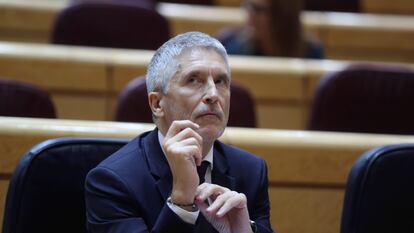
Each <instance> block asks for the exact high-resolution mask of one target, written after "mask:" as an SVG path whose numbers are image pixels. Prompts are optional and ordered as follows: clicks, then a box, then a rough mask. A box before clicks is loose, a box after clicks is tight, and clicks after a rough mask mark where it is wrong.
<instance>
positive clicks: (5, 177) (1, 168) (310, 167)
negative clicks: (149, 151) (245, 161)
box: [0, 117, 414, 233]
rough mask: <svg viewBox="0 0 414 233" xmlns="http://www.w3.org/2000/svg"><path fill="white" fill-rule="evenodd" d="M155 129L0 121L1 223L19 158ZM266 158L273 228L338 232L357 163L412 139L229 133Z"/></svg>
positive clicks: (256, 131) (227, 135)
mask: <svg viewBox="0 0 414 233" xmlns="http://www.w3.org/2000/svg"><path fill="white" fill-rule="evenodd" d="M153 127H154V126H153V125H151V124H128V123H116V122H97V121H75V120H47V119H29V118H7V117H0V161H2V163H0V194H1V195H0V222H2V221H1V216H2V213H3V211H2V210H3V209H4V206H3V203H4V201H5V195H6V191H7V185H8V182H9V179H10V177H11V175H12V173H13V170H14V168H15V166H16V164H17V162H18V160H19V158H20V157H21V156H22V155H23V154H24V153H25V151H27V150H28V149H29V148H31V147H32V146H34V145H35V144H37V143H39V142H41V141H43V140H46V139H49V138H56V137H69V136H70V137H111V138H132V137H135V136H136V135H138V134H140V133H142V132H144V131H148V130H151V129H152V128H153ZM221 140H222V141H224V142H225V143H228V144H231V145H234V146H237V147H241V148H243V149H245V150H248V151H250V152H252V153H255V154H257V155H259V156H261V157H263V158H264V159H265V160H266V162H267V165H268V168H269V174H268V176H269V195H270V201H271V208H272V209H271V222H272V225H273V227H274V228H275V229H276V230H277V231H278V232H286V233H303V232H309V233H332V232H338V230H339V224H340V216H341V210H342V202H343V195H344V187H345V184H346V178H347V174H348V172H349V169H350V167H351V166H352V164H353V162H354V161H355V160H356V159H357V157H358V156H359V155H361V154H362V153H363V152H364V151H366V150H368V149H370V148H372V147H375V146H379V145H383V144H391V143H392V144H394V143H402V142H414V137H408V136H393V135H372V134H349V133H326V132H306V131H288V130H266V129H242V128H228V129H226V131H225V133H224V135H223V136H222V138H221Z"/></svg>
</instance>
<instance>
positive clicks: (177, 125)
mask: <svg viewBox="0 0 414 233" xmlns="http://www.w3.org/2000/svg"><path fill="white" fill-rule="evenodd" d="M186 128H191V129H193V130H197V129H198V128H200V126H199V125H198V124H196V123H194V122H192V121H190V120H177V121H173V122H172V124H171V126H170V128H169V129H168V131H167V135H165V137H166V138H171V137H174V136H175V135H176V134H178V133H179V132H181V131H182V130H183V129H186Z"/></svg>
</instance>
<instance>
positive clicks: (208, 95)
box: [203, 79, 218, 104]
mask: <svg viewBox="0 0 414 233" xmlns="http://www.w3.org/2000/svg"><path fill="white" fill-rule="evenodd" d="M217 100H218V90H217V87H216V83H215V82H214V80H213V79H209V80H208V82H207V83H206V91H205V94H204V98H203V101H204V102H205V103H208V104H212V103H215V102H216V101H217Z"/></svg>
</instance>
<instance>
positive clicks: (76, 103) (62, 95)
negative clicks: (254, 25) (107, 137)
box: [0, 42, 413, 129]
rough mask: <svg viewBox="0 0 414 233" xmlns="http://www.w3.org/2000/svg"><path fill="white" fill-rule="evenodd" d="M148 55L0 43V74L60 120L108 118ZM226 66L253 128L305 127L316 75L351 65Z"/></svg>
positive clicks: (245, 62) (260, 60) (254, 61)
mask: <svg viewBox="0 0 414 233" xmlns="http://www.w3.org/2000/svg"><path fill="white" fill-rule="evenodd" d="M152 54H153V51H146V50H126V49H105V48H91V47H79V46H60V45H46V44H28V43H16V42H0V73H1V76H5V77H10V78H13V79H16V80H21V81H26V82H29V83H33V84H35V85H37V86H40V87H41V88H44V89H45V90H47V91H48V92H49V93H50V94H51V95H52V98H53V100H54V102H55V104H56V107H57V113H58V117H59V118H64V119H84V120H113V119H114V118H113V116H114V111H115V108H116V99H117V96H118V94H119V93H120V91H121V90H122V89H123V87H124V86H125V85H126V84H127V83H128V82H129V81H130V80H132V79H133V78H135V77H137V76H140V75H143V74H145V73H146V67H147V64H148V62H149V60H150V58H151V56H152ZM229 62H230V67H231V70H232V78H233V79H234V80H237V81H239V82H241V83H242V84H244V85H245V86H246V87H248V88H249V89H250V91H251V93H252V95H253V98H254V100H255V103H256V110H257V118H258V126H259V127H261V128H284V129H305V128H306V124H307V119H308V112H309V108H310V104H311V101H312V98H313V92H314V89H315V86H316V84H317V82H318V81H319V79H320V77H321V76H322V75H324V74H326V73H328V72H333V71H338V70H341V69H343V68H345V67H346V66H347V65H349V64H352V63H350V62H344V61H331V60H304V59H288V58H285V59H282V58H265V57H246V56H230V58H229ZM383 64H384V65H385V63H383ZM405 66H407V67H413V66H412V65H410V66H409V65H405Z"/></svg>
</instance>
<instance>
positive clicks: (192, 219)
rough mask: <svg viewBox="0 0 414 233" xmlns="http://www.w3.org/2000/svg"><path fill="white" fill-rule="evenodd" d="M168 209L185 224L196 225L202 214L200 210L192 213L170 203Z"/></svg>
mask: <svg viewBox="0 0 414 233" xmlns="http://www.w3.org/2000/svg"><path fill="white" fill-rule="evenodd" d="M167 205H168V207H170V209H171V210H172V211H173V212H174V213H175V214H176V215H178V216H179V217H180V218H181V219H182V220H183V221H184V222H186V223H189V224H193V225H195V223H196V221H197V218H198V215H199V213H200V211H199V210H197V211H194V212H190V211H187V210H185V209H182V208H180V207H179V206H176V205H174V204H172V203H170V202H167Z"/></svg>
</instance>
